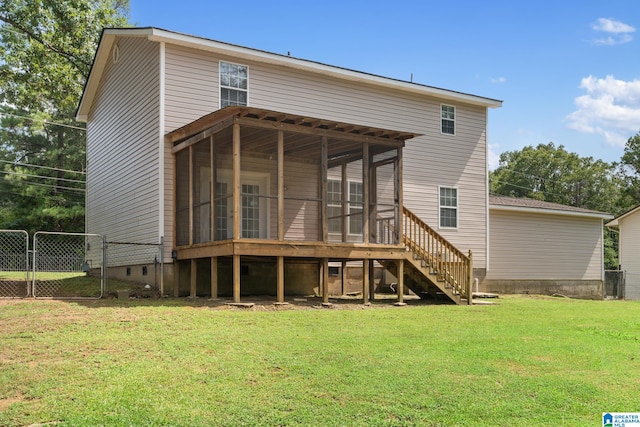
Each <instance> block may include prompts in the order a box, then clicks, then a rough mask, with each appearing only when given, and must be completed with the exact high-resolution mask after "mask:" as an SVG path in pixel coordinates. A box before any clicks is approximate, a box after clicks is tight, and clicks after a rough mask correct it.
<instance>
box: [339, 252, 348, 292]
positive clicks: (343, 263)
mask: <svg viewBox="0 0 640 427" xmlns="http://www.w3.org/2000/svg"><path fill="white" fill-rule="evenodd" d="M340 275H341V277H342V280H341V281H340V282H341V283H342V286H341V288H342V289H341V292H340V293H341V295H344V294H345V289H346V288H345V285H346V284H347V280H348V278H347V262H346V261H345V260H342V261H341V262H340Z"/></svg>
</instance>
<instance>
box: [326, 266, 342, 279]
mask: <svg viewBox="0 0 640 427" xmlns="http://www.w3.org/2000/svg"><path fill="white" fill-rule="evenodd" d="M338 276H340V267H329V277H338Z"/></svg>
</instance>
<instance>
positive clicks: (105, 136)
mask: <svg viewBox="0 0 640 427" xmlns="http://www.w3.org/2000/svg"><path fill="white" fill-rule="evenodd" d="M117 46H118V49H119V61H118V62H117V63H115V64H114V63H113V61H111V60H110V61H109V63H108V64H107V66H106V70H105V73H104V75H103V79H102V81H101V82H100V86H99V89H98V94H97V97H96V99H97V100H98V102H96V103H95V104H94V105H93V107H92V109H91V111H90V114H89V120H88V126H87V143H88V146H87V163H88V168H87V170H88V174H87V187H88V191H87V208H86V209H87V213H86V222H87V231H88V232H89V233H99V234H104V235H106V236H107V238H108V239H109V240H112V241H128V242H148V243H158V241H159V238H160V236H158V234H159V232H158V227H159V202H158V193H159V187H158V185H159V182H158V179H159V173H158V161H159V159H158V141H159V129H158V125H159V90H158V81H159V66H158V64H159V62H158V61H159V54H158V52H159V50H158V45H157V44H156V43H151V42H148V41H146V40H145V39H141V38H126V39H120V40H119V41H118V43H117Z"/></svg>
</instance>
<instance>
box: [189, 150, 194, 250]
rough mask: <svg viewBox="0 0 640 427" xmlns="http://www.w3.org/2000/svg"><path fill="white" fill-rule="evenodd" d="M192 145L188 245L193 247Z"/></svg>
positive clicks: (191, 153)
mask: <svg viewBox="0 0 640 427" xmlns="http://www.w3.org/2000/svg"><path fill="white" fill-rule="evenodd" d="M193 187H194V186H193V145H190V146H189V245H193V233H194V230H193Z"/></svg>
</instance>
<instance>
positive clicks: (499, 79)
mask: <svg viewBox="0 0 640 427" xmlns="http://www.w3.org/2000/svg"><path fill="white" fill-rule="evenodd" d="M506 82H507V78H506V77H496V78H492V79H491V83H506Z"/></svg>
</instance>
